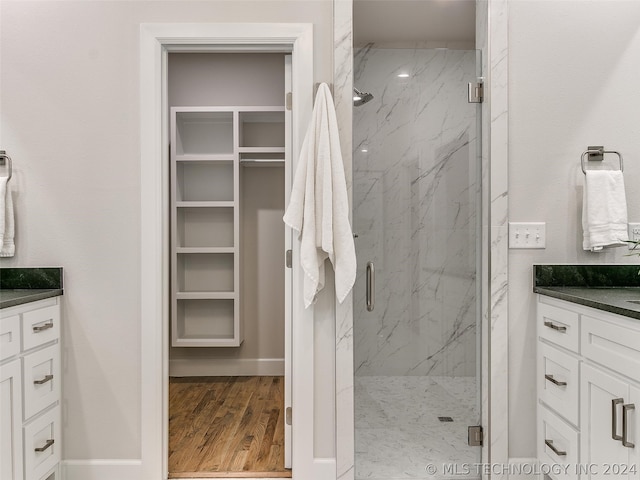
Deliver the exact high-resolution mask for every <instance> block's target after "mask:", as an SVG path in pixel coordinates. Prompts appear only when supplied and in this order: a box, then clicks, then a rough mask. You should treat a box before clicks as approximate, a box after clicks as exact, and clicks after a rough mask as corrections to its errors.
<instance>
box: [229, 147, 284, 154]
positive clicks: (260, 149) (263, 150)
mask: <svg viewBox="0 0 640 480" xmlns="http://www.w3.org/2000/svg"><path fill="white" fill-rule="evenodd" d="M238 153H282V154H284V147H238Z"/></svg>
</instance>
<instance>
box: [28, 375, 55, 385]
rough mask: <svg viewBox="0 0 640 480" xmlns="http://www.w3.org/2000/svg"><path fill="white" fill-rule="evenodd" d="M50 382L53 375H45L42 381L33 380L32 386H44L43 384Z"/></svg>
mask: <svg viewBox="0 0 640 480" xmlns="http://www.w3.org/2000/svg"><path fill="white" fill-rule="evenodd" d="M51 380H53V375H45V377H44V378H43V379H42V380H34V381H33V384H34V385H44V384H45V383H47V382H50V381H51Z"/></svg>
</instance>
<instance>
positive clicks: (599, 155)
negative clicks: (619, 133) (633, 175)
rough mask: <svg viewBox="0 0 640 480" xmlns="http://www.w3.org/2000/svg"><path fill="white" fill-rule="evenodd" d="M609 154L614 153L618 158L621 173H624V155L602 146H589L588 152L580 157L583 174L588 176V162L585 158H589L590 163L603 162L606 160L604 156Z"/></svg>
mask: <svg viewBox="0 0 640 480" xmlns="http://www.w3.org/2000/svg"><path fill="white" fill-rule="evenodd" d="M607 153H614V154H616V155H617V156H618V160H619V161H620V171H621V172H623V171H624V165H623V162H622V154H621V153H620V152H616V151H615V150H605V149H604V147H602V146H595V147H594V146H589V147H587V150H586V151H585V152H583V153H582V156H581V157H580V166H581V167H582V173H584V174H585V175H586V174H587V169H586V162H585V158H586V157H589V158H588V160H589V161H596V162H601V161H603V160H604V156H605V154H607Z"/></svg>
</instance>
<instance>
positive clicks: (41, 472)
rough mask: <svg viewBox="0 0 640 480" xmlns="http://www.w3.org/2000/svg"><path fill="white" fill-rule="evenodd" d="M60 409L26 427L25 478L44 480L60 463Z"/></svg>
mask: <svg viewBox="0 0 640 480" xmlns="http://www.w3.org/2000/svg"><path fill="white" fill-rule="evenodd" d="M61 447H62V445H61V442H60V407H56V408H54V409H52V410H50V411H48V412H47V413H45V414H44V415H42V416H41V417H38V418H36V419H35V420H34V421H33V422H31V423H29V424H28V425H27V426H25V427H24V466H25V472H24V473H25V478H29V479H31V478H42V477H43V476H45V475H46V474H47V473H49V472H50V471H51V470H52V469H53V468H55V466H56V464H57V463H58V462H59V461H60V448H61Z"/></svg>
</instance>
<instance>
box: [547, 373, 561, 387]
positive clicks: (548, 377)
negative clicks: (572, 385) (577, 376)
mask: <svg viewBox="0 0 640 480" xmlns="http://www.w3.org/2000/svg"><path fill="white" fill-rule="evenodd" d="M544 378H546V379H547V380H549V381H550V382H551V383H553V384H554V385H557V386H559V387H566V386H567V382H561V381H560V380H556V379H555V378H553V375H549V374H546V375H545V376H544Z"/></svg>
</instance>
